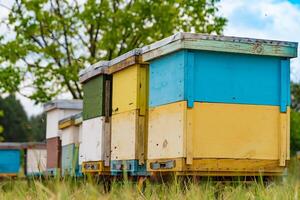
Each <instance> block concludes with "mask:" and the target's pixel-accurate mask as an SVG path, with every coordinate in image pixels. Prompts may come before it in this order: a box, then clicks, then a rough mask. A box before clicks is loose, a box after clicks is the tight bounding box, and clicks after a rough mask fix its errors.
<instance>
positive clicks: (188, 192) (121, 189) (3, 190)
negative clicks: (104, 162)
mask: <svg viewBox="0 0 300 200" xmlns="http://www.w3.org/2000/svg"><path fill="white" fill-rule="evenodd" d="M299 169H300V165H299V161H296V160H295V159H293V160H292V161H291V162H290V167H289V169H288V173H287V175H285V176H283V177H276V178H272V179H268V180H263V178H262V177H257V178H256V179H255V180H250V181H249V180H247V181H245V179H244V178H243V177H240V178H236V179H234V180H228V179H226V181H216V180H213V179H210V178H197V179H195V178H193V177H181V178H180V177H177V178H176V177H171V178H169V179H168V180H161V179H160V180H159V181H153V180H146V181H144V183H143V184H140V183H138V182H136V181H131V180H129V179H127V178H125V179H123V180H122V181H120V180H119V181H114V180H112V181H111V184H110V185H109V186H108V183H107V182H103V181H102V180H100V179H101V178H100V179H99V180H96V179H93V178H91V177H88V178H85V179H83V178H82V179H74V178H70V177H65V178H59V177H56V178H45V179H43V180H40V179H38V178H36V179H25V178H16V179H2V180H1V182H0V199H3V200H4V199H26V200H28V199H62V200H63V199H85V200H88V199H122V200H125V199H222V200H224V199H238V200H241V199H247V200H248V199H278V200H281V199H298V198H299V197H300V195H299V192H300V187H299V186H300V185H299V184H300V176H299Z"/></svg>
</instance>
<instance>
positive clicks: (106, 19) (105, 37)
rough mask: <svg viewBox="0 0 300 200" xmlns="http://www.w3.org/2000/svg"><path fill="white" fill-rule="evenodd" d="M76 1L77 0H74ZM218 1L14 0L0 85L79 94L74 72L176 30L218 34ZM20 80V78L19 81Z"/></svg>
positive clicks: (39, 96) (38, 94) (37, 95)
mask: <svg viewBox="0 0 300 200" xmlns="http://www.w3.org/2000/svg"><path fill="white" fill-rule="evenodd" d="M80 2H81V1H80ZM217 2H218V0H189V1H186V0H168V1H165V0H99V1H96V0H86V1H85V2H84V3H79V1H77V0H72V1H69V0H34V1H32V0H15V1H14V5H13V7H12V10H11V12H10V14H9V18H8V20H7V21H5V23H6V25H7V26H8V27H9V28H10V29H11V30H12V32H13V33H15V34H11V35H10V37H9V38H10V39H7V38H5V37H1V36H0V38H2V40H1V39H0V63H1V65H2V66H3V69H1V70H2V72H1V73H0V74H1V76H0V87H2V88H1V89H2V90H3V91H4V92H12V91H18V90H20V87H31V88H33V89H34V92H33V94H32V95H30V96H29V97H30V98H31V99H34V100H36V102H45V101H48V100H50V99H51V98H53V97H55V96H56V95H57V94H59V93H62V92H69V93H70V94H71V95H72V96H73V98H75V99H77V98H81V97H82V93H81V87H80V84H79V83H78V72H79V70H80V69H81V68H82V67H84V66H88V65H90V64H91V63H94V62H96V61H98V60H100V59H112V58H114V57H116V56H119V55H121V54H123V53H125V52H127V51H129V50H131V49H133V48H136V47H141V46H143V45H146V44H149V43H151V42H154V41H157V40H159V39H162V38H164V37H167V36H169V35H171V34H173V33H174V32H177V31H188V32H191V31H194V32H200V33H216V34H220V33H221V32H222V29H223V27H224V25H225V24H226V20H225V19H224V18H222V17H219V16H218V15H217V12H218V9H217V7H216V3H217ZM24 82H25V85H23V84H21V85H20V83H24Z"/></svg>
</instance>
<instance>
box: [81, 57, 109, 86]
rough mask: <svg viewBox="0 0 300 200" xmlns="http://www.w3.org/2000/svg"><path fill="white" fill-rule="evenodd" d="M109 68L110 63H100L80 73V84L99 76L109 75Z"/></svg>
mask: <svg viewBox="0 0 300 200" xmlns="http://www.w3.org/2000/svg"><path fill="white" fill-rule="evenodd" d="M108 66H109V61H99V62H97V63H95V64H93V65H91V66H89V67H88V68H86V69H84V70H82V71H80V73H79V82H80V83H84V82H86V81H88V80H90V79H92V78H94V77H97V76H99V75H104V74H107V70H108V69H107V68H108Z"/></svg>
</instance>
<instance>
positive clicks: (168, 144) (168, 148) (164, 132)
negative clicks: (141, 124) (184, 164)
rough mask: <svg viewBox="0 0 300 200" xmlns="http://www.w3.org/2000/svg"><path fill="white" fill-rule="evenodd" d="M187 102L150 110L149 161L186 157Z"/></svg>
mask: <svg viewBox="0 0 300 200" xmlns="http://www.w3.org/2000/svg"><path fill="white" fill-rule="evenodd" d="M186 107H187V104H186V102H185V101H182V102H178V103H173V104H168V105H164V106H159V107H155V108H150V110H149V122H148V123H149V127H148V159H154V158H157V159H158V158H180V157H186V149H185V142H186V141H185V140H186V138H185V137H186V136H185V135H186V130H185V128H186V125H185V122H186V114H185V112H186Z"/></svg>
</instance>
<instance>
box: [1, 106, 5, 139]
mask: <svg viewBox="0 0 300 200" xmlns="http://www.w3.org/2000/svg"><path fill="white" fill-rule="evenodd" d="M1 117H3V111H2V110H0V118H1ZM2 134H3V126H2V125H0V142H2V141H4V137H3V135H2Z"/></svg>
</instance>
